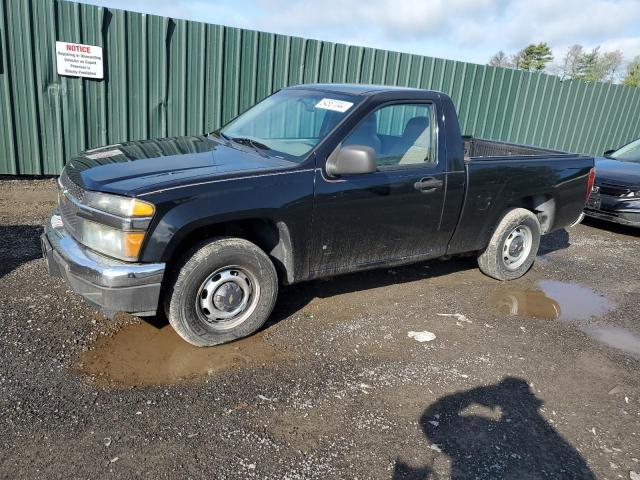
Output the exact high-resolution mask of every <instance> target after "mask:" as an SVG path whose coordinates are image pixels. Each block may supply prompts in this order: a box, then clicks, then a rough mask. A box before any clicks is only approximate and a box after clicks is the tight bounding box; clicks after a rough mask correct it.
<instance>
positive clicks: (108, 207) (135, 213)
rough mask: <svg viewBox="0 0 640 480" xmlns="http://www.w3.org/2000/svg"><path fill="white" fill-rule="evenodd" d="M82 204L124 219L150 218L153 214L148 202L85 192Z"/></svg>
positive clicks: (151, 206)
mask: <svg viewBox="0 0 640 480" xmlns="http://www.w3.org/2000/svg"><path fill="white" fill-rule="evenodd" d="M82 203H83V205H86V206H87V207H91V208H95V209H96V210H100V211H102V212H107V213H111V214H113V215H117V216H119V217H125V218H130V217H152V216H153V214H154V212H155V207H154V206H153V205H152V204H151V203H149V202H143V201H142V200H138V199H137V198H130V197H119V196H118V195H110V194H108V193H99V192H86V193H85V196H84V198H83V199H82Z"/></svg>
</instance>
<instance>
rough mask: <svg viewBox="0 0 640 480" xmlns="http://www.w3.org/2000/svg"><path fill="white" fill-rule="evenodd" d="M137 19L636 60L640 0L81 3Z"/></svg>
mask: <svg viewBox="0 0 640 480" xmlns="http://www.w3.org/2000/svg"><path fill="white" fill-rule="evenodd" d="M82 1H83V2H84V3H92V4H95V5H103V6H108V7H113V8H120V9H126V10H133V11H137V12H143V13H150V14H156V15H163V16H169V17H173V18H184V19H188V20H198V21H203V22H208V23H215V24H221V25H229V26H233V27H241V28H249V29H254V30H262V31H267V32H275V33H282V34H286V35H295V36H301V37H306V38H315V39H320V40H328V41H332V42H340V43H347V44H351V45H361V46H366V47H374V48H382V49H386V50H396V51H401V52H409V53H416V54H421V55H427V56H432V57H440V58H448V59H454V60H461V61H467V62H474V63H487V62H488V61H489V58H490V57H491V55H493V54H494V53H496V52H497V51H498V50H503V51H505V52H506V53H507V54H511V53H515V52H516V51H518V50H520V49H521V48H523V47H524V46H526V45H528V44H529V43H537V42H542V41H544V42H547V43H549V45H550V46H551V48H552V50H553V53H554V57H555V62H556V63H559V62H560V60H561V58H562V56H563V55H564V53H565V52H566V50H567V48H568V47H570V46H571V45H574V44H576V43H579V44H582V45H584V46H585V47H587V48H594V47H597V46H600V47H601V50H603V51H608V50H616V49H619V50H621V51H622V53H623V55H624V57H625V60H626V61H629V60H631V59H632V58H633V57H635V56H638V55H640V0H405V1H402V0H323V1H321V0H315V1H314V0H82Z"/></svg>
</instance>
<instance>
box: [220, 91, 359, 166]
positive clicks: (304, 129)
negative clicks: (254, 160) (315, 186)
mask: <svg viewBox="0 0 640 480" xmlns="http://www.w3.org/2000/svg"><path fill="white" fill-rule="evenodd" d="M357 101H358V97H355V96H351V95H344V94H338V93H332V92H319V91H315V90H298V89H291V90H280V91H279V92H277V93H275V94H273V95H271V96H270V97H267V98H265V99H264V100H263V101H262V102H260V103H258V104H257V105H255V106H253V107H251V108H250V109H249V110H247V111H246V112H244V113H243V114H241V115H240V116H239V117H237V118H235V119H234V120H232V121H231V122H230V123H228V124H227V125H226V126H224V127H223V128H221V129H220V130H219V131H218V132H217V133H219V134H221V135H223V136H224V137H226V138H227V139H228V140H232V141H235V142H236V143H240V144H243V145H248V146H252V147H254V148H256V149H258V150H264V151H266V152H267V153H271V154H274V155H276V156H284V157H287V158H290V159H293V160H296V159H298V160H301V159H302V158H303V157H304V156H305V155H306V154H307V153H309V151H310V150H311V149H312V148H313V147H315V146H316V145H317V144H318V143H320V141H321V140H322V139H323V138H324V137H326V136H327V135H328V134H329V132H331V130H333V128H334V127H335V126H336V125H337V124H338V123H339V122H340V121H341V120H342V119H343V118H344V117H345V116H346V115H347V114H348V112H349V111H350V110H351V109H352V108H353V106H354V105H355V104H356V102H357Z"/></svg>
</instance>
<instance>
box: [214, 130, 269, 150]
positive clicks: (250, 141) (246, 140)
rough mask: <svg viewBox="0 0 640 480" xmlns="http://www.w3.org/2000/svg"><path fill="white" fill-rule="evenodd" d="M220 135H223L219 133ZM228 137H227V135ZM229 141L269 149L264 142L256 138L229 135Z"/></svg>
mask: <svg viewBox="0 0 640 480" xmlns="http://www.w3.org/2000/svg"><path fill="white" fill-rule="evenodd" d="M221 135H224V134H223V133H221ZM227 138H228V137H227ZM231 141H233V142H236V143H239V144H240V145H249V146H250V147H253V148H255V149H256V150H271V149H270V148H269V147H268V146H267V145H265V144H264V143H260V142H258V141H256V140H253V139H251V138H247V137H231Z"/></svg>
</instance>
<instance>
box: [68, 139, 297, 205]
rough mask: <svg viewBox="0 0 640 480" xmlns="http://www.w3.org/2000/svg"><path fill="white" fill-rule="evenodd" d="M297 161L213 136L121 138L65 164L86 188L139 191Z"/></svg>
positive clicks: (118, 192)
mask: <svg viewBox="0 0 640 480" xmlns="http://www.w3.org/2000/svg"><path fill="white" fill-rule="evenodd" d="M293 165H295V164H294V163H293V162H291V161H288V160H284V159H282V158H276V157H272V156H267V155H263V154H260V153H258V152H255V153H254V152H253V151H251V150H249V148H248V147H247V149H244V148H243V147H238V148H236V147H235V146H231V145H226V144H223V143H221V142H218V141H216V140H214V139H213V138H210V137H204V136H201V137H175V138H161V139H157V140H140V141H134V142H126V143H119V144H115V145H109V146H106V147H100V148H97V149H93V150H87V151H84V152H82V153H79V154H78V155H76V156H75V157H74V158H72V159H71V161H70V162H69V163H68V164H67V166H66V167H65V172H66V174H67V175H68V177H69V178H70V179H71V180H72V181H73V182H74V183H76V184H77V185H79V186H80V187H82V188H84V189H86V190H95V191H100V192H107V193H115V194H120V195H135V194H136V193H142V192H145V191H149V190H151V189H159V188H168V187H170V186H175V185H180V184H188V183H190V182H193V181H206V180H208V179H211V178H217V177H227V176H234V175H242V174H246V173H247V172H255V171H261V170H273V169H278V168H286V167H291V166H293Z"/></svg>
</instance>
